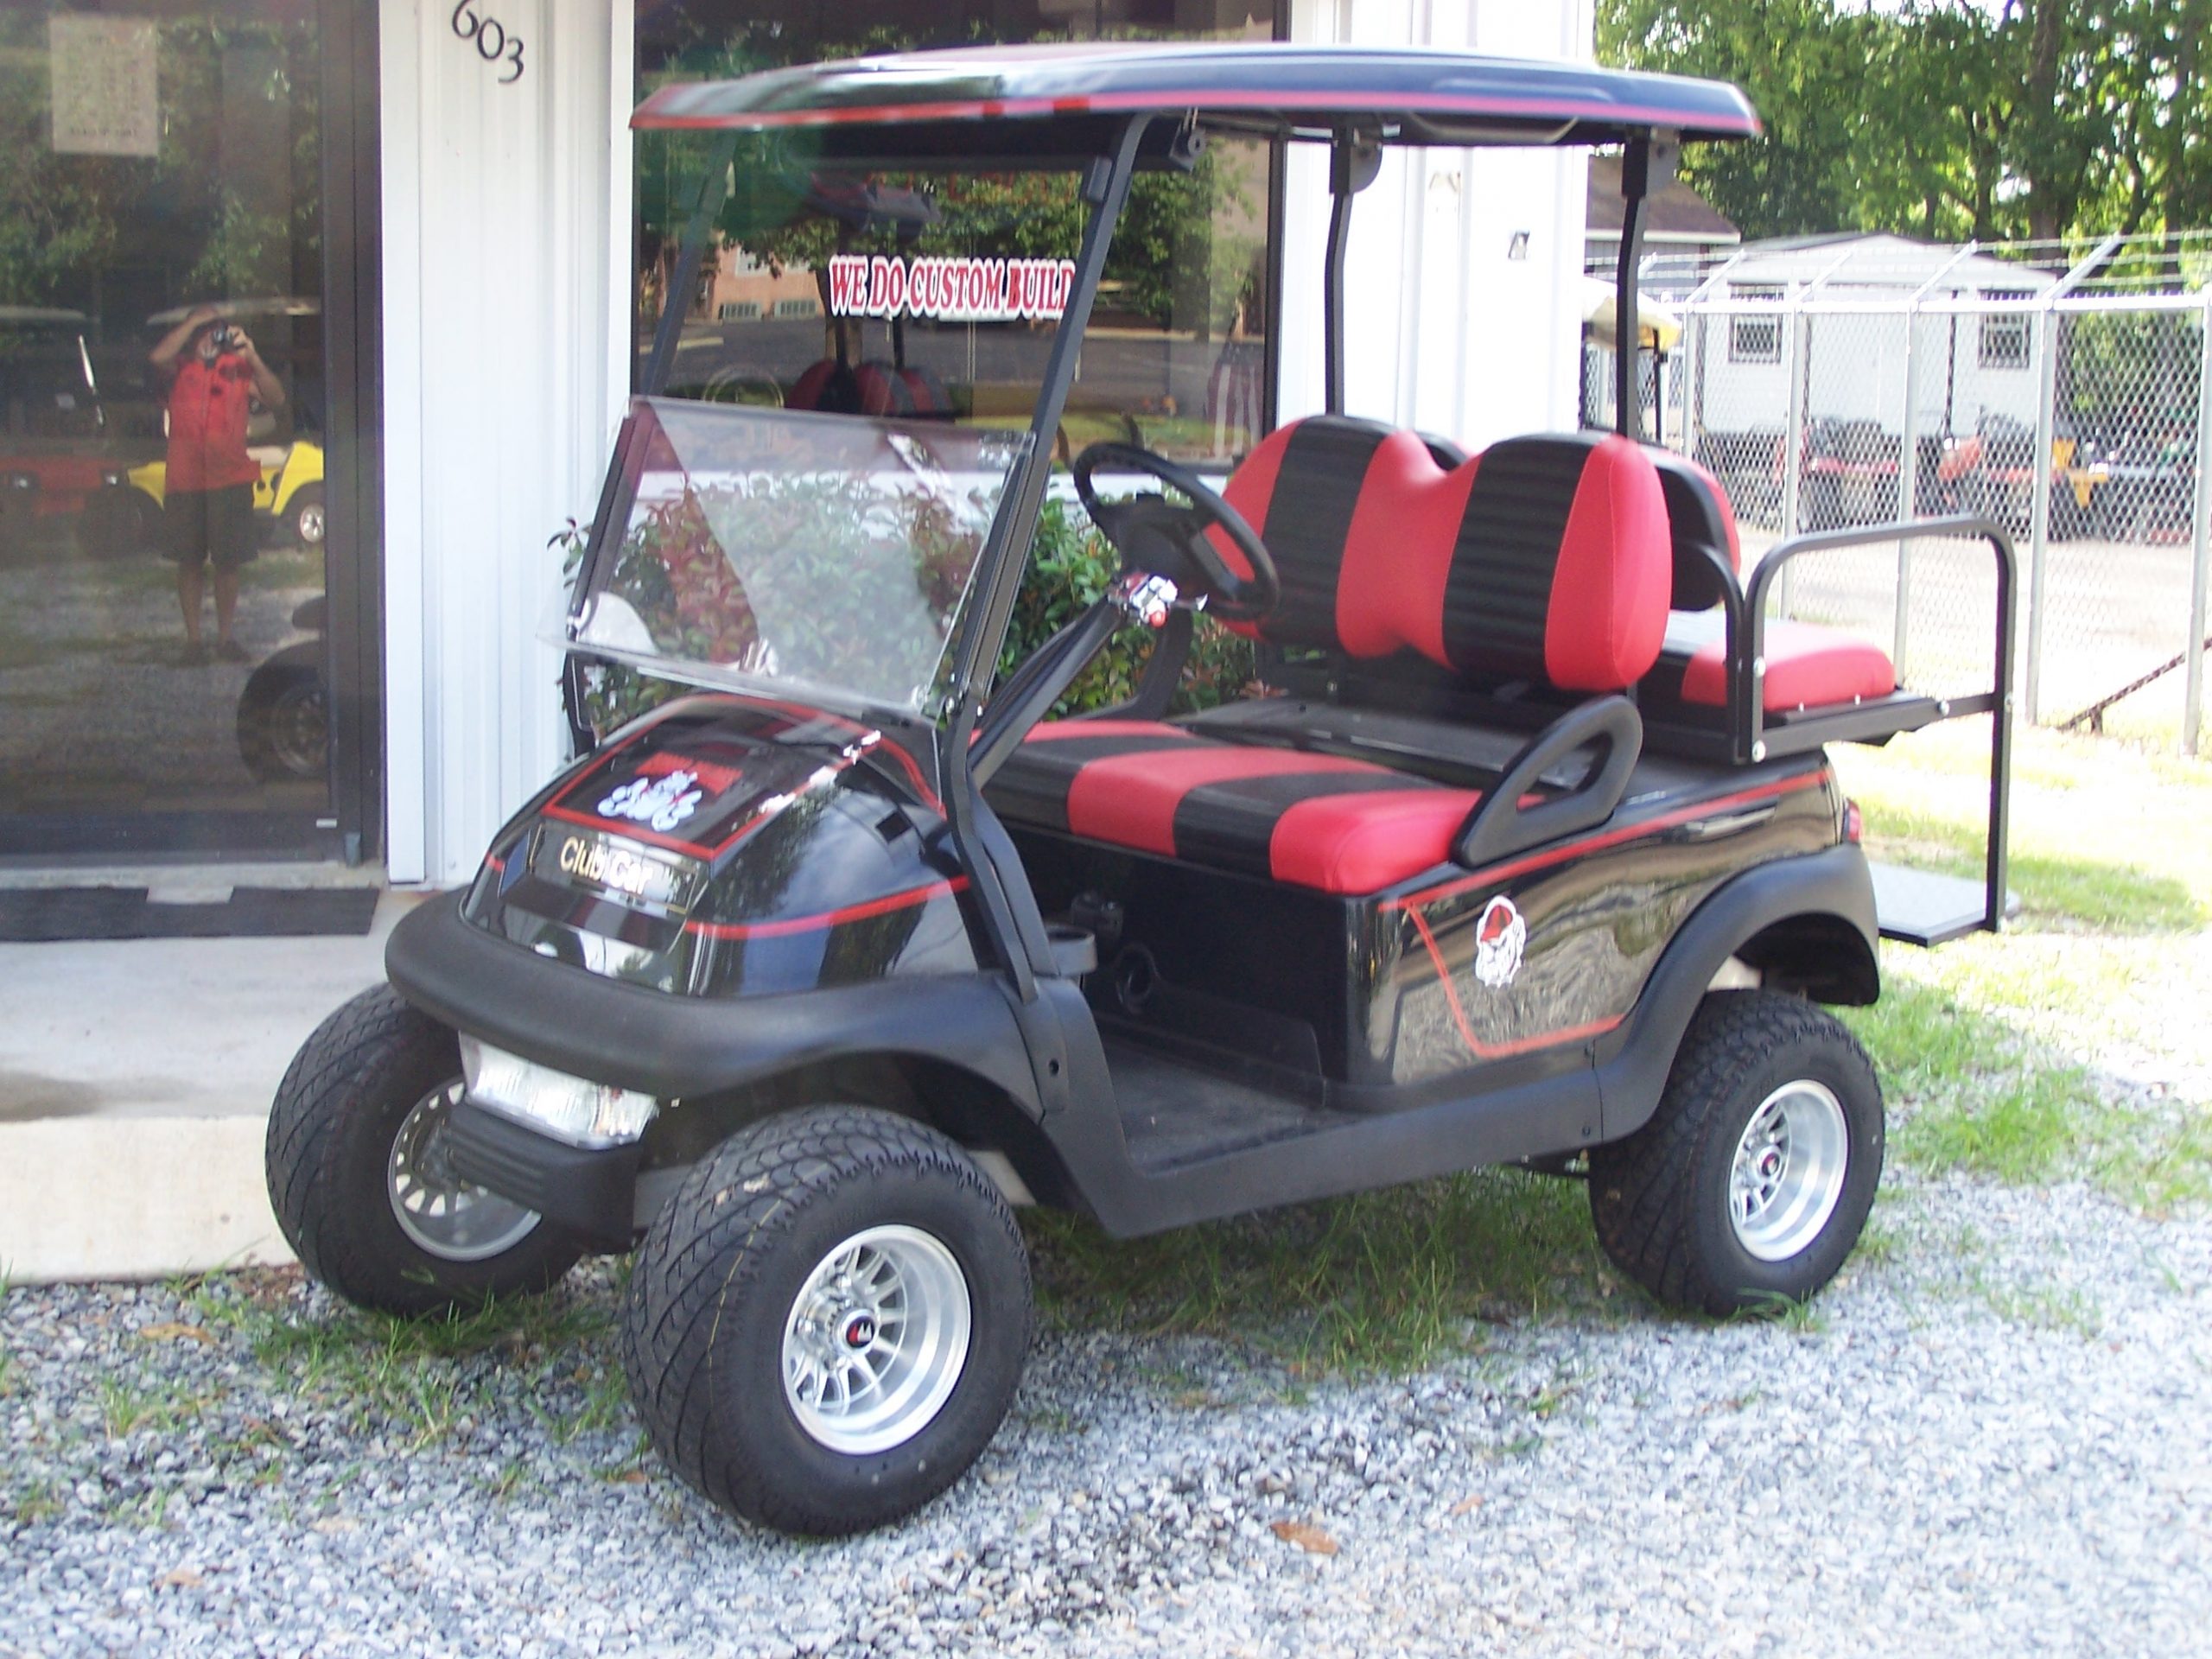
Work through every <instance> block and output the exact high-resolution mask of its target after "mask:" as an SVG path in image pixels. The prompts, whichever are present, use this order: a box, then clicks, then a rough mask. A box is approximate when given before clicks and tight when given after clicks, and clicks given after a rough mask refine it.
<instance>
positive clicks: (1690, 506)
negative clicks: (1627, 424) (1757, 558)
mask: <svg viewBox="0 0 2212 1659" xmlns="http://www.w3.org/2000/svg"><path fill="white" fill-rule="evenodd" d="M1649 454H1650V456H1651V460H1652V461H1653V464H1654V465H1655V466H1656V467H1657V468H1658V470H1659V481H1660V486H1661V488H1662V491H1663V492H1664V493H1665V497H1666V502H1667V518H1668V530H1669V537H1670V540H1671V542H1672V544H1673V554H1674V601H1673V603H1674V607H1675V608H1674V611H1673V613H1671V614H1670V615H1669V618H1668V619H1667V640H1666V645H1665V647H1664V649H1662V651H1661V652H1660V653H1659V664H1658V666H1657V668H1656V670H1655V671H1654V674H1655V677H1656V679H1657V680H1658V682H1659V683H1660V684H1661V685H1662V686H1664V687H1666V688H1668V689H1669V690H1674V691H1675V695H1676V696H1679V697H1680V698H1681V701H1682V702H1690V703H1699V704H1702V705H1706V706H1709V707H1712V708H1715V709H1719V708H1723V707H1725V706H1726V703H1727V701H1728V669H1727V651H1728V640H1727V627H1726V618H1725V617H1724V615H1723V613H1722V612H1721V610H1720V608H1719V606H1720V584H1719V576H1718V575H1717V574H1716V573H1715V572H1714V570H1713V565H1712V562H1711V561H1710V560H1709V559H1707V558H1706V557H1704V556H1703V555H1702V554H1701V553H1700V551H1699V550H1700V548H1710V549H1712V550H1714V551H1716V552H1718V553H1720V554H1721V555H1722V556H1725V557H1726V559H1727V561H1728V567H1729V569H1732V570H1735V571H1737V572H1738V573H1739V574H1740V573H1741V571H1742V569H1743V550H1742V546H1741V544H1740V543H1739V542H1738V538H1737V534H1736V515H1735V514H1734V513H1733V512H1732V511H1731V510H1730V509H1729V505H1728V497H1727V495H1726V493H1725V492H1724V491H1723V490H1722V489H1721V487H1720V484H1719V480H1717V479H1715V478H1714V477H1713V474H1711V473H1709V472H1707V471H1706V469H1705V468H1704V467H1700V466H1699V465H1698V464H1697V462H1695V461H1692V460H1690V459H1689V458H1688V456H1687V455H1681V454H1675V452H1674V451H1673V450H1670V449H1660V448H1653V449H1651V450H1650V451H1649ZM1765 645H1766V679H1765V683H1764V692H1763V695H1762V697H1761V701H1762V702H1763V704H1764V708H1765V709H1766V712H1767V713H1769V714H1778V713H1783V712H1786V711H1789V710H1793V709H1806V708H1824V707H1828V706H1831V705H1834V704H1840V703H1841V704H1847V703H1853V702H1863V701H1866V699H1869V698H1873V697H1886V696H1889V695H1890V693H1891V692H1892V691H1894V690H1897V670H1896V669H1895V668H1894V667H1893V666H1891V662H1890V659H1889V657H1888V654H1887V653H1886V652H1884V651H1883V650H1882V649H1881V647H1880V646H1878V645H1874V644H1872V642H1871V641H1868V640H1866V639H1859V637H1858V636H1856V635H1855V634H1849V633H1845V632H1840V630H1837V629H1834V628H1823V627H1820V626H1815V625H1814V624H1812V623H1809V622H1770V623H1768V624H1767V629H1766V639H1765Z"/></svg>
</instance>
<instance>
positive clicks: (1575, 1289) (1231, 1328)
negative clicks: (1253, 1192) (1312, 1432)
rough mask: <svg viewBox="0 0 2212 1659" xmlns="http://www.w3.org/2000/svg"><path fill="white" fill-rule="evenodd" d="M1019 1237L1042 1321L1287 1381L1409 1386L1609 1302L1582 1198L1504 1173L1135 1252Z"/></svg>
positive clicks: (1087, 1236)
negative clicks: (1109, 1331)
mask: <svg viewBox="0 0 2212 1659" xmlns="http://www.w3.org/2000/svg"><path fill="white" fill-rule="evenodd" d="M1024 1226H1025V1230H1027V1233H1028V1235H1029V1238H1030V1242H1031V1244H1032V1246H1033V1249H1034V1251H1035V1254H1036V1277H1037V1284H1038V1291H1039V1303H1040V1305H1041V1306H1042V1308H1043V1310H1044V1313H1045V1315H1046V1318H1047V1319H1051V1320H1052V1321H1054V1322H1055V1323H1057V1324H1058V1325H1061V1326H1063V1327H1073V1328H1081V1329H1096V1328H1097V1327H1099V1326H1102V1325H1103V1326H1107V1327H1110V1328H1114V1329H1117V1330H1122V1331H1128V1332H1138V1333H1142V1334H1148V1335H1170V1334H1190V1335H1203V1336H1211V1337H1219V1338H1229V1339H1230V1340H1232V1341H1235V1342H1237V1343H1239V1344H1244V1345H1246V1346H1248V1347H1249V1348H1251V1349H1253V1350H1254V1351H1256V1352H1258V1353H1259V1354H1261V1355H1263V1356H1265V1357H1268V1358H1270V1359H1273V1360H1274V1361H1277V1362H1279V1363H1281V1364H1282V1365H1283V1366H1284V1367H1285V1368H1286V1369H1287V1371H1288V1372H1289V1374H1290V1376H1292V1377H1293V1378H1306V1377H1311V1376H1325V1375H1334V1374H1339V1373H1353V1374H1360V1373H1369V1372H1383V1373H1403V1372H1408V1371H1412V1370H1419V1369H1421V1367H1423V1366H1425V1365H1427V1364H1429V1363H1432V1362H1433V1360H1434V1359H1436V1358H1437V1357H1439V1356H1440V1355H1443V1354H1446V1353H1449V1352H1454V1351H1463V1350H1465V1349H1467V1348H1469V1347H1471V1346H1472V1345H1474V1344H1475V1334H1476V1332H1477V1331H1478V1328H1479V1326H1480V1325H1482V1324H1483V1323H1484V1322H1485V1321H1493V1320H1497V1319H1509V1318H1517V1317H1521V1316H1524V1315H1535V1316H1543V1315H1547V1314H1550V1313H1558V1312H1564V1311H1570V1310H1580V1311H1589V1310H1592V1309H1597V1308H1602V1307H1604V1306H1605V1305H1606V1304H1607V1302H1608V1301H1609V1300H1610V1299H1611V1298H1613V1297H1614V1296H1615V1295H1616V1294H1617V1292H1618V1281H1615V1280H1614V1278H1613V1277H1612V1275H1611V1272H1610V1270H1609V1269H1608V1268H1606V1267H1605V1264H1604V1262H1603V1259H1602V1257H1601V1256H1600V1255H1599V1250H1598V1246H1597V1243H1596V1240H1595V1238H1594V1237H1593V1236H1592V1232H1591V1228H1590V1216H1589V1207H1588V1205H1587V1202H1586V1198H1585V1196H1584V1192H1583V1188H1582V1185H1581V1184H1580V1182H1576V1181H1567V1180H1560V1179H1556V1178H1553V1177H1545V1176H1537V1175H1530V1174H1527V1173H1522V1172H1518V1171H1509V1170H1480V1171H1477V1172H1474V1173H1470V1174H1466V1175H1459V1176H1453V1177H1451V1178H1449V1179H1444V1180H1438V1181H1431V1182H1427V1183H1424V1184H1422V1185H1417V1186H1411V1187H1403V1188H1398V1189H1395V1190H1392V1191H1388V1192H1372V1193H1363V1194H1360V1195H1358V1196H1357V1197H1353V1198H1340V1199H1337V1200H1334V1201H1332V1202H1330V1203H1326V1204H1317V1205H1302V1206H1300V1207H1298V1208H1296V1209H1292V1210H1287V1211H1278V1212H1274V1213H1270V1214H1266V1215H1262V1216H1255V1217H1243V1218H1240V1219H1238V1220H1235V1221H1228V1222H1217V1223H1213V1224H1209V1225H1206V1226H1202V1227H1196V1228H1192V1229H1188V1230H1184V1231H1180V1232H1176V1233H1169V1234H1163V1235H1160V1236H1157V1237H1153V1238H1145V1239H1138V1240H1135V1241H1118V1242H1117V1241H1116V1240H1113V1239H1110V1238H1109V1237H1107V1236H1105V1235H1104V1234H1103V1233H1102V1232H1100V1231H1099V1230H1097V1229H1096V1227H1094V1226H1092V1225H1090V1224H1088V1223H1086V1222H1083V1221H1079V1220H1077V1219H1075V1218H1072V1217H1067V1216H1062V1215H1056V1214H1052V1213H1049V1212H1041V1211H1029V1212H1026V1213H1025V1216H1024Z"/></svg>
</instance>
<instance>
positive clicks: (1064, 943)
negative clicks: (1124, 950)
mask: <svg viewBox="0 0 2212 1659" xmlns="http://www.w3.org/2000/svg"><path fill="white" fill-rule="evenodd" d="M1045 938H1046V942H1047V943H1049V944H1051V945H1052V971H1053V972H1054V973H1056V974H1058V976H1060V977H1061V978H1063V979H1081V978H1082V977H1083V976H1084V975H1085V974H1087V973H1090V972H1091V971H1092V970H1093V969H1096V967H1097V966H1098V940H1097V938H1096V935H1094V934H1093V933H1092V932H1091V931H1090V929H1089V928H1087V927H1077V926H1075V925H1073V924H1071V923H1068V922H1047V923H1046V924H1045Z"/></svg>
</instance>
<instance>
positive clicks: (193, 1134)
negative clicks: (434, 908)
mask: <svg viewBox="0 0 2212 1659" xmlns="http://www.w3.org/2000/svg"><path fill="white" fill-rule="evenodd" d="M16 879H18V880H23V881H29V880H38V881H40V882H41V884H53V883H81V884H85V885H93V884H96V883H108V884H111V885H129V886H133V887H149V888H150V890H151V893H152V895H153V897H154V898H155V899H156V900H157V901H159V900H163V899H168V900H173V901H186V900H203V901H204V900H208V899H221V898H222V897H223V896H224V895H225V893H226V890H227V889H228V887H230V886H231V885H232V883H237V884H239V885H253V886H261V887H272V886H279V885H285V886H289V885H314V886H321V885H330V884H334V883H335V882H339V881H346V882H352V881H371V882H373V881H375V880H378V873H377V872H375V871H346V870H334V869H330V868H327V867H315V866H298V865H293V866H262V867H254V868H245V867H229V866H226V867H222V868H194V869H190V870H140V871H136V872H128V873H124V872H114V871H103V872H100V873H99V874H97V875H88V874H86V873H85V872H82V871H76V872H41V873H40V874H39V875H38V876H37V877H35V878H32V877H23V878H16ZM418 897H419V895H416V894H412V893H385V895H384V898H383V900H382V902H381V903H380V904H379V905H378V907H377V920H376V925H375V927H374V929H373V930H372V931H371V933H370V934H369V935H368V936H367V937H365V938H289V939H133V940H123V941H114V942H99V943H69V944H0V1275H4V1276H5V1278H6V1280H7V1281H11V1282H14V1283H17V1284H24V1283H43V1282H48V1281H54V1280H60V1279H116V1278H156V1277H161V1276H163V1275H166V1274H174V1273H183V1272H192V1271H199V1270H201V1269H206V1268H217V1267H225V1266H236V1265H239V1264H242V1263H246V1262H283V1261H286V1260H289V1251H287V1250H286V1249H285V1248H284V1241H283V1238H282V1236H279V1234H278V1233H277V1223H276V1219H275V1217H273V1216H271V1215H270V1211H269V1202H268V1198H267V1197H266V1194H265V1192H264V1187H263V1180H262V1161H261V1160H262V1136H263V1132H264V1128H265V1126H266V1123H267V1121H268V1116H269V1103H270V1098H271V1097H272V1096H274V1095H275V1093H276V1090H277V1083H278V1082H279V1081H280V1080H281V1079H282V1078H283V1075H284V1068H285V1067H286V1066H287V1065H289V1064H290V1063H291V1058H292V1056H293V1054H294V1052H296V1050H297V1049H298V1047H299V1046H300V1044H301V1043H302V1041H303V1040H305V1039H306V1037H307V1035H308V1033H309V1032H311V1031H313V1030H314V1029H315V1026H316V1024H317V1023H318V1022H320V1021H321V1019H322V1017H323V1016H324V1015H325V1014H328V1013H329V1012H330V1011H331V1009H333V1008H334V1007H337V1006H338V1004H339V1003H340V1002H342V1001H345V1000H346V998H347V997H349V996H352V995H354V993H356V992H357V991H359V990H362V989H363V988H366V987H367V986H370V985H372V984H374V983H375V982H377V981H378V980H379V979H381V978H382V977H383V975H384V938H385V934H386V933H388V932H389V931H391V925H392V924H393V923H394V922H395V921H397V919H398V918H399V917H400V916H402V915H404V914H405V912H406V911H407V909H408V908H409V907H410V906H412V905H413V904H415V903H416V902H417V899H418Z"/></svg>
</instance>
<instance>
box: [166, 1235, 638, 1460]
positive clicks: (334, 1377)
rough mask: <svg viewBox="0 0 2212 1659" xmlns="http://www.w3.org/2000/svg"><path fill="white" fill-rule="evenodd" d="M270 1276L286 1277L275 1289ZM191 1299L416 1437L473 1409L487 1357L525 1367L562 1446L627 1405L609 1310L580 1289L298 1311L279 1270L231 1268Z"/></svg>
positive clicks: (339, 1398)
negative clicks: (450, 1309) (420, 1312)
mask: <svg viewBox="0 0 2212 1659" xmlns="http://www.w3.org/2000/svg"><path fill="white" fill-rule="evenodd" d="M272 1287H283V1288H281V1289H275V1290H274V1294H272ZM189 1300H190V1305H191V1306H192V1307H193V1308H194V1310H195V1311H196V1312H197V1313H199V1314H200V1319H202V1321H203V1322H204V1323H206V1324H207V1325H208V1326H209V1327H210V1328H211V1329H222V1330H227V1331H230V1332H234V1333H236V1334H237V1335H238V1336H239V1337H240V1338H243V1339H244V1340H245V1343H246V1344H247V1345H248V1347H249V1348H250V1349H251V1352H252V1354H253V1357H254V1358H255V1360H256V1361H257V1363H259V1364H260V1366H261V1367H262V1369H263V1370H264V1371H266V1372H268V1373H269V1374H270V1376H273V1377H275V1378H277V1379H279V1380H281V1381H282V1382H283V1383H286V1384H287V1385H288V1386H289V1387H290V1388H292V1389H296V1390H297V1391H298V1392H300V1393H301V1394H303V1395H306V1396H307V1397H308V1398H310V1399H314V1400H320V1401H324V1402H330V1403H334V1404H337V1405H340V1406H342V1407H343V1408H346V1410H347V1411H349V1412H350V1413H352V1414H353V1416H354V1417H355V1419H356V1421H358V1422H359V1423H360V1424H361V1425H362V1426H363V1427H378V1428H380V1429H383V1430H385V1431H387V1432H391V1433H396V1434H397V1435H399V1436H401V1437H403V1438H404V1440H405V1441H406V1442H407V1444H408V1445H409V1446H410V1447H413V1448H421V1447H424V1446H433V1445H435V1444H437V1443H438V1442H439V1441H442V1440H444V1439H446V1438H447V1437H448V1435H450V1434H451V1433H453V1431H454V1427H456V1426H457V1425H458V1424H459V1423H460V1421H461V1420H462V1419H463V1418H464V1417H466V1416H467V1415H468V1414H470V1411H471V1410H472V1408H474V1405H475V1403H476V1401H477V1398H478V1390H479V1389H480V1385H481V1382H482V1380H483V1376H482V1374H483V1371H484V1370H485V1368H486V1365H487V1364H489V1365H491V1366H493V1367H499V1368H505V1367H518V1368H520V1369H521V1370H523V1371H524V1374H525V1376H526V1377H527V1379H528V1383H529V1385H530V1387H531V1391H532V1397H531V1410H532V1411H533V1412H534V1413H535V1414H537V1417H538V1419H539V1421H540V1422H541V1423H543V1425H544V1426H545V1427H546V1429H547V1432H548V1433H550V1434H551V1435H552V1436H553V1438H554V1439H555V1440H556V1441H558V1442H559V1443H561V1444H563V1445H566V1444H568V1443H569V1442H570V1441H573V1440H575V1439H577V1438H578V1437H579V1436H580V1435H582V1434H585V1433H593V1432H596V1431H601V1430H605V1429H607V1428H611V1427H613V1426H614V1425H615V1424H616V1423H618V1422H619V1421H620V1417H621V1414H622V1411H623V1410H624V1408H625V1407H624V1403H623V1402H624V1396H623V1394H622V1386H621V1380H620V1373H619V1371H618V1370H615V1369H614V1368H613V1367H612V1366H611V1365H609V1364H608V1363H605V1359H604V1355H605V1353H606V1351H607V1349H608V1348H609V1347H610V1346H611V1344H610V1343H609V1341H608V1338H609V1336H610V1333H611V1332H612V1329H613V1316H612V1310H611V1308H610V1307H609V1306H607V1304H606V1302H605V1301H604V1300H603V1299H594V1298H593V1297H591V1296H590V1295H589V1294H588V1293H587V1294H575V1293H569V1292H556V1293H554V1294H551V1295H548V1296H542V1297H526V1298H517V1299H515V1300H512V1301H505V1302H493V1303H491V1304H489V1305H487V1306H485V1307H483V1308H481V1309H479V1310H477V1311H474V1312H472V1313H454V1314H450V1315H448V1316H447V1317H445V1318H442V1319H393V1318H391V1317H389V1316H386V1315H384V1314H377V1313H364V1312H361V1311H359V1310H358V1309H352V1308H348V1309H346V1310H343V1311H341V1312H340V1313H337V1314H336V1315H335V1316H334V1317H331V1318H328V1319H315V1318H309V1317H306V1316H303V1315H302V1313H301V1312H300V1311H299V1310H298V1308H297V1306H296V1303H295V1301H294V1299H293V1298H292V1297H291V1296H290V1295H289V1285H288V1281H283V1280H281V1279H276V1278H274V1277H273V1276H268V1275H264V1276H262V1277H261V1278H260V1279H259V1280H258V1281H257V1279H256V1276H255V1275H251V1274H233V1275H228V1276H226V1278H223V1279H213V1278H211V1279H209V1280H207V1281H202V1282H201V1283H200V1284H199V1285H198V1286H197V1287H195V1288H194V1290H193V1292H192V1294H191V1296H190V1299H189Z"/></svg>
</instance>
